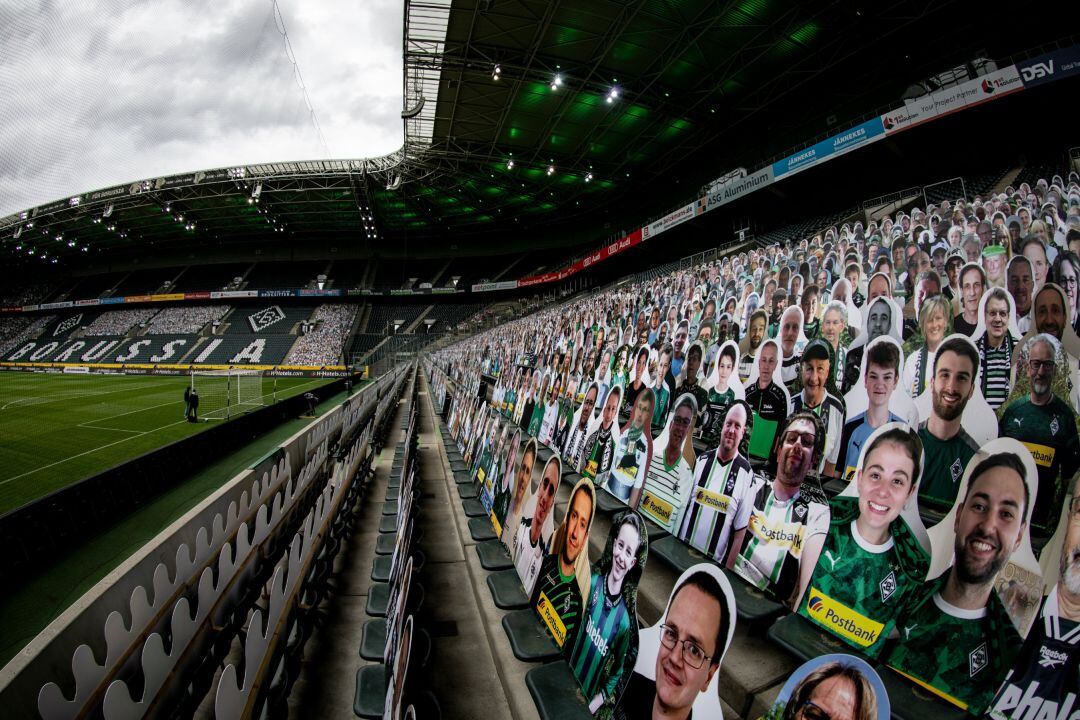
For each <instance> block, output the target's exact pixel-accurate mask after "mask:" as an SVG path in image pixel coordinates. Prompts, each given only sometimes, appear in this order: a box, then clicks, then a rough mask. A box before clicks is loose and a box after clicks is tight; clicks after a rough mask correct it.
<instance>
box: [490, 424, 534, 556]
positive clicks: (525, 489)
mask: <svg viewBox="0 0 1080 720" xmlns="http://www.w3.org/2000/svg"><path fill="white" fill-rule="evenodd" d="M535 466H536V440H535V439H534V438H529V440H528V442H526V443H525V448H524V449H523V450H522V451H521V455H520V459H519V460H518V465H517V469H516V472H515V474H514V479H513V482H512V484H511V488H510V494H509V495H508V496H507V499H506V513H505V514H504V515H503V516H502V517H501V518H500V517H499V516H498V511H499V506H498V505H496V509H495V514H496V517H495V523H496V524H495V532H497V533H499V537H500V539H501V541H502V544H503V545H505V546H506V549H507V550H508V551H509V550H510V548H511V543H512V542H513V539H514V533H515V532H516V531H517V525H518V523H519V522H520V521H521V511H522V508H523V507H524V505H525V502H526V500H527V499H528V498H529V497H531V495H532V492H533V485H532V475H533V468H534V467H535Z"/></svg>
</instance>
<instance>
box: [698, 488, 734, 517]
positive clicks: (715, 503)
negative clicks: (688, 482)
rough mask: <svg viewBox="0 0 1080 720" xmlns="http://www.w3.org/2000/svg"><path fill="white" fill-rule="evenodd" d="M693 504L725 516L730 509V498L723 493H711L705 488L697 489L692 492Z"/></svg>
mask: <svg viewBox="0 0 1080 720" xmlns="http://www.w3.org/2000/svg"><path fill="white" fill-rule="evenodd" d="M694 502H696V503H697V504H698V505H701V506H702V507H706V508H709V509H710V510H715V511H717V512H720V513H724V514H727V511H728V508H730V507H731V498H730V497H729V496H727V495H724V494H723V493H718V492H713V491H712V490H708V489H706V488H698V489H697V490H695V491H694Z"/></svg>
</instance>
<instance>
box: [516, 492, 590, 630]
mask: <svg viewBox="0 0 1080 720" xmlns="http://www.w3.org/2000/svg"><path fill="white" fill-rule="evenodd" d="M595 512H596V491H595V490H594V488H593V485H592V483H591V482H589V481H588V480H586V479H584V478H582V479H581V480H578V482H577V483H576V484H575V485H574V489H573V490H572V491H571V492H570V501H569V503H568V504H567V507H566V517H564V518H563V522H562V524H561V525H559V528H558V529H557V530H556V531H555V535H554V536H553V537H552V540H551V551H550V552H549V553H548V554H547V555H546V556H545V557H544V559H543V562H541V564H540V574H539V576H538V577H537V579H536V583H535V585H534V586H533V591H532V595H531V597H530V605H531V606H532V608H533V609H534V610H535V611H536V614H537V616H538V617H539V619H540V622H541V623H543V624H544V626H545V627H546V628H547V629H548V632H549V633H550V634H551V637H552V639H553V640H554V641H555V644H556V645H558V646H559V647H565V646H566V643H567V642H572V641H573V639H574V633H575V632H576V631H577V628H578V624H579V622H580V621H581V615H582V610H583V608H584V604H585V598H586V597H587V596H588V594H589V576H590V573H591V568H590V565H589V530H590V529H591V528H592V521H593V517H595Z"/></svg>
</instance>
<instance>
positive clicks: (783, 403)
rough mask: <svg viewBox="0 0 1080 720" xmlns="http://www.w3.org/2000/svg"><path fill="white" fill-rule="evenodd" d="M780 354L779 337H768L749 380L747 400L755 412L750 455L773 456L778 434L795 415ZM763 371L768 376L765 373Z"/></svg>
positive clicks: (756, 359) (762, 344) (759, 351)
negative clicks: (764, 373)
mask: <svg viewBox="0 0 1080 720" xmlns="http://www.w3.org/2000/svg"><path fill="white" fill-rule="evenodd" d="M780 357H781V351H780V343H779V342H777V341H776V339H775V338H769V339H767V340H765V341H764V342H762V343H761V347H760V348H758V353H757V357H756V358H754V363H753V365H752V366H751V368H750V376H749V377H748V378H747V379H746V402H747V403H749V405H750V409H751V410H753V411H754V433H753V435H752V436H751V437H750V455H751V456H753V457H757V458H768V457H770V456H771V455H772V451H773V446H774V444H775V440H776V433H777V432H778V430H779V428H780V426H781V425H782V424H783V422H784V420H785V419H786V418H787V417H788V416H789V415H790V414H791V396H790V395H789V394H788V391H787V388H786V387H784V381H783V377H782V376H781V373H780ZM763 370H764V371H765V372H767V373H768V374H767V375H766V376H762V371H763ZM763 386H764V387H763Z"/></svg>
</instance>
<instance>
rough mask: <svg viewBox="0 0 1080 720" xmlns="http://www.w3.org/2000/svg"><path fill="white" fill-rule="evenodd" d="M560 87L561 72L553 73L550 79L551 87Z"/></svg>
mask: <svg viewBox="0 0 1080 720" xmlns="http://www.w3.org/2000/svg"><path fill="white" fill-rule="evenodd" d="M561 87H562V74H561V73H555V77H553V78H552V79H551V89H552V90H558V89H559V88H561Z"/></svg>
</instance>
